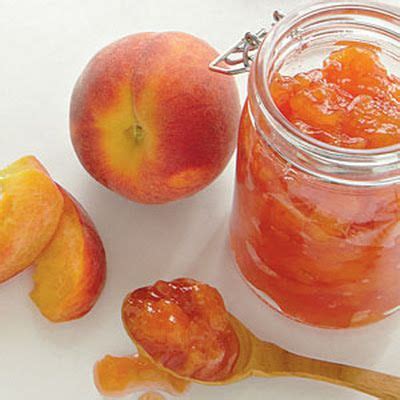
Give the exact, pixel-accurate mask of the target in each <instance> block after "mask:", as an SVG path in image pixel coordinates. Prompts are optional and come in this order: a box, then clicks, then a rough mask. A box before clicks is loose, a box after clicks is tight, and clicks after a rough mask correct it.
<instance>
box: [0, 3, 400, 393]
mask: <svg viewBox="0 0 400 400" xmlns="http://www.w3.org/2000/svg"><path fill="white" fill-rule="evenodd" d="M387 1H389V0H387ZM278 3H279V4H280V6H279V7H280V9H282V11H288V10H289V9H291V8H292V7H293V6H295V5H297V4H301V3H303V1H301V0H290V1H289V0H287V1H280V2H272V1H267V0H207V1H206V0H201V1H200V0H198V1H188V0H180V1H178V0H175V1H172V0H158V1H156V0H151V1H149V0H141V1H139V0H119V1H117V0H112V1H111V0H75V1H70V0H36V1H32V0H24V1H22V0H20V1H15V0H0V49H1V53H0V156H1V157H0V161H1V164H2V165H4V164H6V163H8V162H11V161H13V160H14V159H17V158H18V157H20V156H22V155H25V154H34V155H36V156H37V157H38V158H39V159H40V160H41V161H42V162H43V163H44V164H45V166H46V167H48V169H49V170H50V172H51V173H52V175H53V177H54V178H55V179H56V180H57V181H59V182H60V183H62V185H64V186H65V187H66V188H67V189H68V190H69V191H71V192H72V193H73V194H74V195H75V196H76V197H77V198H78V199H79V200H80V201H81V203H82V204H83V205H84V206H85V208H86V209H87V210H88V212H89V213H90V214H91V216H92V217H93V219H94V221H95V223H96V225H97V227H98V230H99V232H100V234H101V236H102V238H103V240H104V244H105V247H106V251H107V255H108V266H109V269H108V280H107V284H106V287H105V290H104V292H103V295H102V296H101V298H100V300H99V302H98V304H97V305H96V307H95V308H94V309H93V311H92V312H91V313H90V314H89V315H88V316H86V317H85V318H83V319H81V320H78V321H75V322H70V323H66V324H62V325H55V324H51V323H49V322H47V320H45V319H44V318H43V317H41V315H40V314H39V312H38V311H37V309H36V308H35V307H34V306H33V304H32V303H31V302H30V300H29V298H28V293H29V291H30V289H31V286H32V282H31V273H30V272H29V271H28V272H25V273H24V274H22V275H20V276H19V277H18V278H16V279H13V280H12V281H10V282H8V283H6V284H4V285H1V287H0V399H1V400H22V399H23V400H38V399H40V400H47V399H49V400H50V399H51V400H53V399H57V400H81V399H82V400H83V399H84V400H92V399H101V396H100V395H99V394H98V393H97V391H96V389H95V387H94V385H93V381H92V366H93V364H94V362H95V361H96V360H97V359H99V358H101V357H102V356H103V355H104V354H106V353H110V354H114V355H125V354H129V353H132V352H133V351H134V348H133V346H132V344H131V343H130V340H129V339H128V337H127V335H126V334H125V332H124V330H123V328H122V325H121V322H120V306H121V302H122V299H123V297H124V296H125V294H126V293H127V292H128V291H130V290H132V289H134V288H136V287H138V286H142V285H146V284H149V283H151V282H153V281H154V280H157V279H160V278H164V279H170V278H174V277H179V276H191V277H195V278H198V279H201V280H204V281H207V282H209V283H211V284H213V285H215V286H217V287H218V288H219V289H220V290H221V292H222V293H223V295H224V297H225V299H226V302H227V305H228V307H229V309H230V311H232V312H233V313H234V314H236V315H237V316H238V317H240V318H241V319H242V320H243V321H244V322H245V323H247V324H248V325H249V326H250V327H251V328H252V329H253V330H254V331H255V332H256V333H257V334H258V335H259V336H261V337H262V338H264V339H266V340H270V341H273V342H276V343H278V344H280V345H281V346H284V347H285V348H287V349H290V350H292V351H296V352H298V353H302V354H307V355H311V356H315V357H321V358H324V359H330V360H336V361H341V362H346V363H349V364H354V365H359V366H363V367H369V368H374V369H376V370H380V371H385V372H387V373H392V374H397V375H400V315H397V316H394V317H391V318H389V319H387V320H385V321H383V322H381V323H378V324H375V325H373V326H370V327H367V328H363V329H358V330H348V331H326V330H318V329H313V328H309V327H305V326H301V325H299V324H297V323H294V322H291V321H288V320H286V319H285V318H283V317H281V316H279V315H277V314H275V313H274V312H273V311H271V310H269V309H267V308H266V307H265V306H264V305H263V304H261V303H260V302H259V300H257V299H256V298H255V297H254V295H253V294H252V293H251V292H250V291H249V289H248V288H247V287H246V286H245V285H244V284H243V283H242V282H241V279H240V278H239V277H238V274H237V273H236V271H235V270H234V267H233V263H232V259H231V258H230V253H229V250H228V247H227V240H226V239H227V218H228V215H229V211H230V207H231V196H232V187H233V185H232V184H233V167H234V160H233V161H232V162H231V163H230V165H229V167H228V168H227V169H226V170H225V172H224V173H223V174H222V175H221V177H220V178H219V179H218V180H217V181H216V182H215V183H214V184H213V185H211V186H210V187H209V188H207V189H206V190H204V191H203V192H202V193H200V194H198V195H196V196H194V197H192V198H190V199H187V200H184V201H181V202H177V203H174V204H170V205H164V206H142V205H137V204H134V203H131V202H129V201H127V200H125V199H123V198H120V197H118V196H117V195H115V194H113V193H112V192H109V191H108V190H106V189H105V188H103V187H101V186H100V185H99V184H97V183H96V182H95V181H94V180H92V179H91V178H90V177H89V175H88V174H87V173H86V172H85V171H84V170H83V168H82V167H81V166H80V164H79V162H78V160H77V158H76V157H75V155H74V152H73V149H72V146H71V143H70V140H69V133H68V103H69V97H70V93H71V90H72V87H73V85H74V83H75V80H76V78H77V77H78V75H79V73H80V72H81V70H82V68H83V67H84V65H85V64H86V63H87V61H88V60H89V59H90V57H91V56H92V55H93V54H94V53H95V52H96V51H98V50H99V49H100V48H102V47H103V46H105V45H107V44H108V43H109V42H111V41H113V40H115V39H118V38H120V37H121V36H124V35H127V34H129V33H133V32H138V31H144V30H157V31H162V30H183V31H187V32H190V33H193V34H196V35H198V36H200V37H202V38H204V39H206V40H208V41H209V42H210V43H211V44H213V45H214V46H215V47H217V48H219V49H225V48H226V47H227V46H229V45H231V44H232V43H233V42H234V41H236V40H237V39H238V38H239V37H240V35H241V34H242V33H243V32H245V31H247V30H251V29H257V28H259V27H261V26H262V25H265V24H267V23H268V22H269V21H270V20H271V19H270V16H271V13H272V11H273V9H274V8H275V7H276V4H278ZM391 3H392V4H396V3H398V0H392V1H391ZM188 56H190V55H188ZM245 82H246V77H245V76H244V77H241V78H240V79H239V85H240V88H241V93H242V95H244V93H245ZM130 398H131V399H136V398H137V396H136V395H132V396H131V397H130ZM294 398H296V400H301V399H307V400H314V399H315V400H317V399H318V400H320V399H324V400H333V399H335V400H337V399H343V400H356V399H360V400H361V399H367V398H369V397H368V396H364V395H360V394H357V393H355V392H352V391H350V390H345V389H340V388H335V387H333V386H330V385H327V384H322V383H314V382H310V381H304V380H300V379H273V380H272V379H270V380H263V379H258V380H257V379H252V380H248V381H246V382H243V383H240V384H236V385H234V386H231V387H224V388H222V387H221V388H208V387H201V386H194V387H193V388H192V390H191V391H190V392H189V394H187V395H186V396H185V397H184V399H192V400H200V399H201V400H204V399H210V400H217V399H218V400H222V399H235V400H236V399H237V400H240V399H253V400H261V399H294Z"/></svg>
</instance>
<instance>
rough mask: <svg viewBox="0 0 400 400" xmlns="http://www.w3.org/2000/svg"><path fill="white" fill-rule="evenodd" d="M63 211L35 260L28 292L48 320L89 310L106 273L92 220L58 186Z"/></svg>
mask: <svg viewBox="0 0 400 400" xmlns="http://www.w3.org/2000/svg"><path fill="white" fill-rule="evenodd" d="M60 191H61V193H62V194H63V196H64V212H63V214H62V216H61V220H60V224H59V226H58V228H57V231H56V233H55V235H54V238H53V240H52V241H51V243H50V244H49V246H48V247H47V248H46V249H45V250H44V252H43V253H42V254H41V255H40V256H39V258H38V259H37V260H36V261H35V266H36V269H35V272H34V275H33V279H34V284H35V286H34V288H33V290H32V292H31V294H30V296H31V298H32V300H33V301H34V303H35V304H36V305H37V306H38V308H39V310H40V312H41V313H42V314H43V315H44V316H45V317H46V318H47V319H49V320H50V321H53V322H63V321H69V320H72V319H76V318H79V317H81V316H83V315H84V314H86V313H87V312H89V311H90V310H91V308H92V307H93V305H94V304H95V302H96V300H97V298H98V297H99V295H100V293H101V290H102V289H103V286H104V280H105V275H106V258H105V252H104V248H103V244H102V242H101V239H100V237H99V235H98V233H97V231H96V228H95V226H94V225H93V222H92V221H91V219H90V217H89V216H88V215H87V213H86V212H85V211H84V210H83V208H82V207H81V206H80V205H79V203H78V202H77V201H76V200H75V199H74V198H73V197H72V196H71V195H69V194H68V193H67V192H66V191H65V190H64V189H62V188H60Z"/></svg>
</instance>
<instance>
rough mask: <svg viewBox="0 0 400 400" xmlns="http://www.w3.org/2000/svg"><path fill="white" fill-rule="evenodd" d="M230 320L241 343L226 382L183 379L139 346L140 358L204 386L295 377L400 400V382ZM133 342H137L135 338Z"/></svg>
mask: <svg viewBox="0 0 400 400" xmlns="http://www.w3.org/2000/svg"><path fill="white" fill-rule="evenodd" d="M231 320H232V325H233V327H234V329H235V332H236V334H237V336H238V338H239V341H240V354H239V358H238V360H237V362H236V365H235V368H234V370H233V372H232V375H231V376H230V377H228V378H227V379H225V380H223V381H211V382H210V381H199V380H196V379H188V378H187V377H184V376H180V375H178V374H176V373H175V372H174V371H172V370H170V369H167V368H165V367H164V366H163V365H161V364H160V363H158V362H157V361H156V360H154V359H152V358H151V356H150V355H149V354H147V353H146V352H145V351H144V349H143V348H142V347H141V346H140V345H138V344H136V345H137V347H138V349H139V352H140V353H141V354H143V355H145V356H147V357H149V358H151V359H152V360H153V362H154V363H155V364H156V365H157V366H159V367H160V368H161V369H163V370H167V371H168V372H170V373H171V374H172V375H174V376H176V377H178V378H181V379H184V380H190V381H192V382H196V383H200V384H203V385H227V384H230V383H235V382H238V381H240V380H243V379H245V378H248V377H251V376H257V377H278V376H288V377H289V376H293V377H300V378H309V379H315V380H318V381H324V382H329V383H333V384H335V385H339V386H345V387H348V388H351V389H354V390H358V391H360V392H363V393H367V394H369V395H372V396H375V397H377V398H379V399H383V400H400V378H397V377H395V376H391V375H387V374H383V373H380V372H374V371H370V370H367V369H363V368H357V367H351V366H349V365H343V364H338V363H333V362H327V361H321V360H316V359H313V358H309V357H303V356H300V355H297V354H294V353H290V352H289V351H286V350H284V349H282V348H280V347H278V346H276V345H275V344H272V343H267V342H264V341H262V340H260V339H258V338H257V337H256V336H255V335H254V334H253V333H252V332H251V331H250V330H249V329H248V328H246V327H245V326H244V325H243V324H242V323H241V322H240V321H239V320H237V319H236V318H235V317H234V316H232V315H231ZM132 339H133V340H134V341H135V339H134V338H133V337H132ZM135 343H136V342H135Z"/></svg>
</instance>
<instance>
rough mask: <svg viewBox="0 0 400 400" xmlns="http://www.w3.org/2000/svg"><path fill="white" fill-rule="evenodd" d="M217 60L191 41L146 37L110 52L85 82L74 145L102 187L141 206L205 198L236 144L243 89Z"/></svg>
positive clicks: (73, 122) (76, 103)
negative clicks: (216, 68) (214, 68)
mask: <svg viewBox="0 0 400 400" xmlns="http://www.w3.org/2000/svg"><path fill="white" fill-rule="evenodd" d="M216 56H217V52H216V51H215V50H214V49H213V48H212V47H210V46H209V45H208V44H207V43H205V42H204V41H202V40H200V39H198V38H196V37H194V36H191V35H189V34H185V33H178V32H166V33H141V34H136V35H132V36H128V37H126V38H123V39H121V40H119V41H117V42H115V43H113V44H111V45H109V46H107V47H106V48H104V49H103V50H101V51H100V52H99V53H98V54H97V55H96V56H95V57H94V58H93V59H92V60H91V61H90V62H89V64H88V65H87V67H86V68H85V70H84V71H83V73H82V75H81V77H80V78H79V80H78V81H77V83H76V86H75V89H74V92H73V95H72V99H71V109H70V127H71V136H72V143H73V145H74V148H75V150H76V153H77V155H78V157H79V159H80V161H81V162H82V164H83V166H84V167H85V168H86V170H87V171H88V172H89V173H90V174H91V175H92V176H93V177H94V178H95V179H96V180H98V181H99V182H100V183H102V184H103V185H105V186H107V187H108V188H110V189H112V190H114V191H116V192H118V193H120V194H121V195H123V196H125V197H127V198H129V199H131V200H135V201H138V202H142V203H164V202H168V201H172V200H176V199H179V198H182V197H186V196H189V195H191V194H194V193H196V192H197V191H199V190H200V189H202V188H204V187H205V186H207V185H208V184H209V183H210V182H211V181H212V180H214V179H215V178H216V177H217V176H218V175H219V174H220V173H221V171H222V170H223V169H224V167H225V166H226V164H227V162H228V161H229V159H230V157H231V155H232V153H233V150H234V147H235V144H236V131H237V128H238V123H239V116H240V102H239V96H238V91H237V87H236V84H235V82H234V80H233V79H232V78H230V77H227V76H222V75H219V74H216V73H213V72H211V71H210V70H209V69H208V64H209V62H210V61H211V60H212V59H213V58H215V57H216Z"/></svg>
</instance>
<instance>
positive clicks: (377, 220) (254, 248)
mask: <svg viewBox="0 0 400 400" xmlns="http://www.w3.org/2000/svg"><path fill="white" fill-rule="evenodd" d="M399 27H400V12H399V10H398V9H396V8H390V7H389V6H386V5H379V4H375V3H370V4H361V3H343V2H338V3H334V2H323V3H319V4H314V5H311V6H309V7H308V8H307V9H303V10H301V11H297V12H293V13H291V14H289V15H287V16H285V17H283V19H282V20H280V21H279V22H278V23H277V24H275V26H274V27H273V28H272V29H271V30H270V31H269V32H268V33H267V34H266V35H265V39H264V41H263V42H262V44H261V45H260V47H259V49H258V51H257V54H256V57H255V60H254V62H253V63H252V64H251V69H250V77H249V86H248V99H247V101H246V104H245V107H244V110H243V114H242V120H241V126H240V132H239V144H238V158H237V174H236V188H235V200H234V207H233V214H232V219H231V230H230V235H231V236H230V237H231V245H232V248H233V251H234V254H235V258H236V262H237V265H238V267H239V269H240V271H241V273H242V275H243V276H244V278H245V279H246V281H247V282H248V283H249V284H250V286H251V287H252V288H253V289H254V291H255V292H256V293H257V294H258V295H259V296H260V297H261V298H262V299H264V300H265V301H266V302H267V303H268V304H269V305H271V306H272V307H273V308H275V309H277V310H278V311H279V312H281V313H283V314H285V315H287V316H289V317H291V318H293V319H295V320H297V321H300V322H303V323H307V324H311V325H315V326H320V327H330V328H346V327H355V326H361V325H364V324H368V323H371V322H374V321H377V320H380V319H382V318H384V317H385V316H388V315H389V314H391V313H393V312H394V311H395V310H397V309H399V307H400V68H399V65H400V64H399V60H400V28H399ZM256 39H257V38H256ZM256 44H257V40H255V41H254V40H253V43H252V46H253V47H252V50H254V48H255V47H256V46H255V45H256ZM247 50H248V49H247ZM247 61H248V60H247Z"/></svg>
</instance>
